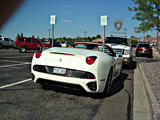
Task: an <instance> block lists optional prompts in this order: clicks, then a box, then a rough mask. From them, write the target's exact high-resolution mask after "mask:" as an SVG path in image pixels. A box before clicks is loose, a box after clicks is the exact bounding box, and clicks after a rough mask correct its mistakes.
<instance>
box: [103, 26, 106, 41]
mask: <svg viewBox="0 0 160 120" xmlns="http://www.w3.org/2000/svg"><path fill="white" fill-rule="evenodd" d="M103 32H104V33H103V35H104V37H103V44H105V41H104V39H105V37H106V26H105V25H104V31H103Z"/></svg>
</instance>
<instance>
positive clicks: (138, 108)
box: [133, 51, 160, 120]
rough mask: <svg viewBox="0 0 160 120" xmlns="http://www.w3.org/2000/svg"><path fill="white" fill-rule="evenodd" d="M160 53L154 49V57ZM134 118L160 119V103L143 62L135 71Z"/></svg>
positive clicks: (136, 119) (139, 119)
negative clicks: (145, 71) (159, 103)
mask: <svg viewBox="0 0 160 120" xmlns="http://www.w3.org/2000/svg"><path fill="white" fill-rule="evenodd" d="M159 55H160V54H159V52H155V51H154V53H153V56H154V58H159ZM151 72H154V71H151ZM133 120H160V109H159V105H158V102H157V100H156V98H155V96H154V94H153V91H152V89H151V87H150V83H149V81H148V79H147V78H146V75H145V73H144V70H143V68H142V65H141V63H140V64H138V65H137V68H136V69H135V71H134V99H133Z"/></svg>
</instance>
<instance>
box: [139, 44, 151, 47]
mask: <svg viewBox="0 0 160 120" xmlns="http://www.w3.org/2000/svg"><path fill="white" fill-rule="evenodd" d="M138 47H150V45H149V44H139V45H138Z"/></svg>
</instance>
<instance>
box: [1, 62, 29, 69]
mask: <svg viewBox="0 0 160 120" xmlns="http://www.w3.org/2000/svg"><path fill="white" fill-rule="evenodd" d="M29 64H31V63H29V62H28V63H27V62H26V63H23V64H13V65H3V66H0V68H4V67H15V66H20V65H29Z"/></svg>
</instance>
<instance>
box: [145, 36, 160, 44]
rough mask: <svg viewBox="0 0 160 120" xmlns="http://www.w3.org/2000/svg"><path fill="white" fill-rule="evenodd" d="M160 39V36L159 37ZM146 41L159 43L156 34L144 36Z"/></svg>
mask: <svg viewBox="0 0 160 120" xmlns="http://www.w3.org/2000/svg"><path fill="white" fill-rule="evenodd" d="M159 40H160V38H159ZM144 42H147V43H153V44H155V45H156V44H157V37H155V36H151V37H144Z"/></svg>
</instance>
